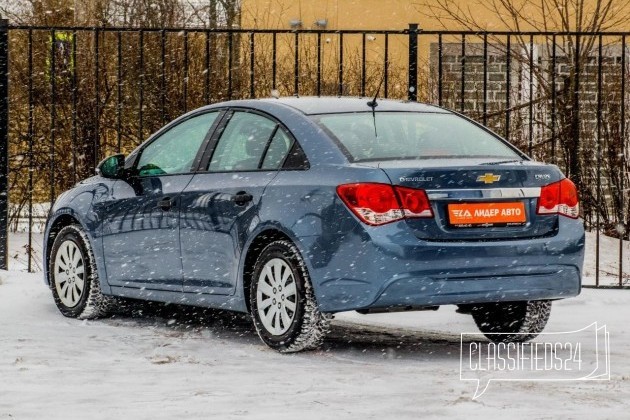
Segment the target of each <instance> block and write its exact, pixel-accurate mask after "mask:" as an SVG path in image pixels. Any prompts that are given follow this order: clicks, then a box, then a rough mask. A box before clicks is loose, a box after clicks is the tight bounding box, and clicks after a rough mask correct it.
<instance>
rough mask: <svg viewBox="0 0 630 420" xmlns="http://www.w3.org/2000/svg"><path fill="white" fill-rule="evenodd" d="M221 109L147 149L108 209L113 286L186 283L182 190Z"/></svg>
mask: <svg viewBox="0 0 630 420" xmlns="http://www.w3.org/2000/svg"><path fill="white" fill-rule="evenodd" d="M218 116H219V112H218V111H214V112H206V113H202V114H197V115H193V116H191V117H189V118H186V119H184V120H183V121H180V122H179V123H176V124H175V125H174V126H172V127H170V128H168V129H167V130H166V131H165V132H164V133H162V134H159V135H158V136H157V137H156V138H155V139H154V140H152V141H151V142H149V143H148V144H147V145H146V146H144V147H143V149H141V151H140V152H139V156H137V158H136V159H135V164H134V167H133V168H132V169H131V170H130V174H129V176H128V177H127V178H126V179H124V180H118V181H116V183H115V184H114V186H113V193H112V200H111V201H110V202H109V203H107V205H106V206H105V207H104V211H103V216H102V217H103V251H104V252H103V254H104V259H105V268H106V272H107V281H108V283H109V284H110V285H111V286H123V287H134V288H146V289H158V290H176V291H181V289H182V264H181V255H180V251H181V249H180V244H179V211H180V205H181V197H180V196H181V192H182V190H183V189H184V188H185V187H186V185H188V183H189V182H190V180H191V179H192V177H193V168H196V167H197V166H198V162H199V159H200V157H201V152H200V151H201V149H202V148H203V146H202V145H205V142H204V140H205V141H206V142H207V140H208V136H209V133H211V129H212V128H213V124H214V123H215V121H217V117H218Z"/></svg>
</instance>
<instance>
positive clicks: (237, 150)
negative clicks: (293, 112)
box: [208, 111, 277, 172]
mask: <svg viewBox="0 0 630 420" xmlns="http://www.w3.org/2000/svg"><path fill="white" fill-rule="evenodd" d="M276 125H277V124H276V123H275V122H274V121H272V120H270V119H268V118H265V117H263V116H261V115H258V114H253V113H247V112H240V111H237V112H235V113H234V115H232V117H231V118H230V121H229V122H228V124H227V126H226V127H225V129H224V130H223V134H222V135H221V138H219V142H218V143H217V146H216V148H215V150H214V153H213V154H212V158H211V159H210V163H209V166H208V170H209V171H211V172H226V171H252V170H257V169H258V167H259V165H260V161H261V159H262V156H263V154H264V153H265V149H266V147H267V143H268V142H269V138H270V137H271V135H272V134H273V132H274V130H275V128H276Z"/></svg>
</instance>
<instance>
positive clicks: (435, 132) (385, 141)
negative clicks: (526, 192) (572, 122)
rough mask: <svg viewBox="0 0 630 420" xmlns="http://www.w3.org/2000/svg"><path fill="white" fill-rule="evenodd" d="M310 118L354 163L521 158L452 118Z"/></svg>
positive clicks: (393, 115) (463, 121)
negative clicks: (401, 160) (329, 135)
mask: <svg viewBox="0 0 630 420" xmlns="http://www.w3.org/2000/svg"><path fill="white" fill-rule="evenodd" d="M313 118H314V119H315V120H316V121H317V122H318V123H319V124H320V125H321V126H323V127H324V128H325V129H326V130H327V131H328V133H329V134H331V135H332V136H333V137H334V138H336V139H337V140H338V142H339V143H340V144H341V146H342V147H343V149H345V151H346V152H347V154H348V155H349V156H350V157H351V159H352V161H355V162H356V161H364V160H396V159H431V158H466V157H473V158H474V157H488V158H504V159H514V160H521V159H522V156H521V155H520V154H519V153H518V152H517V151H515V150H514V149H512V148H511V147H510V146H508V145H507V144H505V143H504V142H503V141H502V140H500V139H499V138H497V137H496V136H494V135H493V134H491V133H490V132H488V131H486V130H484V129H483V128H481V127H479V126H477V125H476V124H473V123H471V122H470V121H467V120H466V119H464V118H462V117H459V116H457V115H454V114H446V113H443V114H441V113H426V112H425V113H420V112H375V113H374V114H372V112H360V113H348V114H322V115H315V116H313Z"/></svg>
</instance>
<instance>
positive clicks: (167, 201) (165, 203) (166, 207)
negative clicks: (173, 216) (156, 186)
mask: <svg viewBox="0 0 630 420" xmlns="http://www.w3.org/2000/svg"><path fill="white" fill-rule="evenodd" d="M158 207H159V208H161V209H162V210H163V211H170V210H171V209H172V208H173V200H172V199H171V197H164V198H163V199H161V200H160V201H158Z"/></svg>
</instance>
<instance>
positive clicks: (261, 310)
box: [250, 241, 329, 353]
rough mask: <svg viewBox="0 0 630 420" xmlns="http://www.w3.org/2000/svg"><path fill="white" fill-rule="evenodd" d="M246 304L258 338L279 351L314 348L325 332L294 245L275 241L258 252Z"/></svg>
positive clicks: (324, 320) (325, 319) (325, 322)
mask: <svg viewBox="0 0 630 420" xmlns="http://www.w3.org/2000/svg"><path fill="white" fill-rule="evenodd" d="M250 307H251V312H252V318H253V319H254V325H255V326H256V331H258V335H259V336H260V338H261V339H262V340H263V341H264V342H265V344H267V345H268V346H269V347H271V348H273V349H276V350H278V351H280V352H282V353H291V352H297V351H302V350H308V349H314V348H317V347H319V345H320V344H321V343H322V341H323V339H324V337H325V335H326V333H327V332H328V324H329V316H328V315H326V314H322V313H321V312H319V310H318V309H317V303H316V302H315V297H314V294H313V288H312V286H311V283H310V278H309V276H308V271H307V270H306V266H305V264H304V261H303V260H302V258H301V256H300V254H299V252H298V250H297V248H296V247H295V245H293V244H292V243H291V242H288V241H275V242H272V243H270V244H269V245H267V246H266V247H265V248H264V249H263V251H262V252H261V254H260V256H259V257H258V260H257V261H256V264H255V266H254V272H253V277H252V286H251V291H250Z"/></svg>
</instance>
